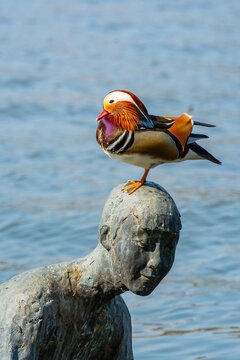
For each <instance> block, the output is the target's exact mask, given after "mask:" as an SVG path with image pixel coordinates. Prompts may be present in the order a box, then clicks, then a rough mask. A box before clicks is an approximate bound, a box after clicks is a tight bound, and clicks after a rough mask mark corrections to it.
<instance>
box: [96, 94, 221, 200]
mask: <svg viewBox="0 0 240 360" xmlns="http://www.w3.org/2000/svg"><path fill="white" fill-rule="evenodd" d="M96 120H97V121H99V124H98V128H97V133H96V138H97V142H98V144H99V145H100V147H101V148H102V150H103V151H104V152H105V153H106V154H107V155H109V156H110V157H111V158H113V159H117V160H121V161H123V162H126V163H128V164H132V165H135V166H139V167H142V168H144V169H145V172H144V174H143V176H142V178H141V180H140V181H128V183H127V184H126V185H125V186H124V188H123V189H122V190H126V191H127V192H128V193H129V195H130V194H132V193H133V192H134V191H136V190H137V189H138V188H139V187H140V186H142V185H143V184H144V182H145V181H146V178H147V175H148V173H149V170H150V169H151V168H154V167H155V166H157V165H160V164H165V163H172V162H179V161H184V160H197V159H206V160H209V161H212V162H214V163H215V164H221V162H220V161H219V160H217V159H216V158H215V157H214V156H213V155H211V154H210V153H209V152H208V151H207V150H205V149H204V148H203V147H201V146H200V145H198V144H197V143H196V140H200V139H205V138H208V136H207V135H203V134H194V133H192V129H193V126H194V125H201V126H207V127H214V126H215V125H210V124H205V123H200V122H197V121H193V120H192V118H191V116H190V115H188V114H182V115H181V116H179V117H169V116H168V117H163V116H155V115H149V113H148V111H147V109H146V107H145V106H144V105H143V103H142V102H141V101H140V99H139V98H138V97H137V96H136V95H134V94H133V93H131V92H130V91H125V90H115V91H112V92H110V93H109V94H107V96H106V97H105V99H104V105H103V111H102V112H101V114H100V115H99V116H98V118H97V119H96Z"/></svg>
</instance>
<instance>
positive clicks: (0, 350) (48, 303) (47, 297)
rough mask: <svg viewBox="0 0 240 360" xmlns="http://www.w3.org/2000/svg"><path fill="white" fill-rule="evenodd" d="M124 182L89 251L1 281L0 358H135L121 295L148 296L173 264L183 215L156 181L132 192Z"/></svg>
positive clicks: (113, 195)
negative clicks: (79, 256)
mask: <svg viewBox="0 0 240 360" xmlns="http://www.w3.org/2000/svg"><path fill="white" fill-rule="evenodd" d="M121 188H122V186H117V187H116V188H115V189H114V190H113V191H112V193H111V194H110V197H109V198H108V200H107V202H106V204H105V207H104V210H103V214H102V219H101V222H100V225H99V242H98V245H97V247H96V249H95V250H94V251H93V252H92V253H90V254H89V255H88V256H86V257H85V258H80V259H76V260H74V261H71V262H66V263H61V264H56V265H51V266H46V267H42V268H39V269H34V270H31V271H28V272H25V273H22V274H20V275H18V276H15V277H13V278H12V279H10V280H9V281H6V282H5V283H3V284H1V285H0V359H1V360H10V359H12V360H98V359H101V360H114V359H116V360H131V359H133V353H132V333H131V318H130V314H129V312H128V309H127V306H126V304H125V303H124V301H123V299H122V298H121V296H120V294H121V293H123V292H125V291H127V290H130V291H132V292H133V293H135V294H138V295H142V296H145V295H148V294H150V293H151V292H152V291H153V290H154V288H155V287H156V286H157V285H158V284H159V283H160V281H161V280H162V279H163V278H164V277H165V275H166V274H167V273H168V271H169V270H170V269H171V267H172V264H173V261H174V255H175V248H176V245H177V242H178V238H179V231H180V229H181V221H180V215H179V212H178V210H177V207H176V205H175V203H174V201H173V200H172V198H171V197H170V195H169V194H168V193H167V192H166V191H165V190H164V189H162V188H161V187H160V186H158V185H157V184H154V183H151V182H148V183H146V185H144V186H142V187H141V188H140V189H138V190H137V191H136V192H135V193H133V194H132V195H130V196H129V195H128V194H127V193H126V192H123V191H121ZM80 241H81V239H80Z"/></svg>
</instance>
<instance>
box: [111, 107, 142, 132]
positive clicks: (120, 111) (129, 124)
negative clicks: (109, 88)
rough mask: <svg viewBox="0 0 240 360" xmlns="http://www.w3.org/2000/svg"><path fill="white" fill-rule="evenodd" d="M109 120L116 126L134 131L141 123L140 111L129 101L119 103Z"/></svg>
mask: <svg viewBox="0 0 240 360" xmlns="http://www.w3.org/2000/svg"><path fill="white" fill-rule="evenodd" d="M109 118H110V120H111V122H112V123H113V124H114V125H115V126H117V127H119V128H120V129H122V130H127V131H134V130H135V129H136V128H137V126H138V124H140V123H141V115H140V113H139V110H138V109H137V107H136V106H135V105H134V104H132V103H130V102H128V101H119V102H118V103H117V104H116V106H115V107H114V111H113V113H112V114H111V115H109Z"/></svg>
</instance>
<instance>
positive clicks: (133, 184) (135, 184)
mask: <svg viewBox="0 0 240 360" xmlns="http://www.w3.org/2000/svg"><path fill="white" fill-rule="evenodd" d="M142 185H143V183H142V182H141V181H132V180H128V182H127V184H126V185H125V186H124V187H123V188H122V191H124V190H126V191H127V192H128V195H131V194H132V193H133V192H134V191H136V190H137V189H139V188H140V187H141V186H142Z"/></svg>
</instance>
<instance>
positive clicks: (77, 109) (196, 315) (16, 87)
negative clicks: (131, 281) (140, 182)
mask: <svg viewBox="0 0 240 360" xmlns="http://www.w3.org/2000/svg"><path fill="white" fill-rule="evenodd" d="M239 10H240V5H239V1H237V0H230V1H228V2H226V1H223V0H220V1H217V0H210V1H200V0H197V1H194V2H193V1H190V0H189V1H187V0H186V1H177V0H171V1H157V0H150V1H148V2H146V1H142V0H140V1H137V0H132V1H127V0H122V1H121V2H120V1H119V2H117V1H109V0H107V1H104V2H99V1H93V0H92V1H87V0H82V1H77V0H68V1H67V0H64V1H63V0H61V1H57V0H53V1H51V2H49V1H46V0H41V1H40V0H39V1H37V0H32V1H28V0H20V1H9V0H2V1H1V5H0V43H1V50H0V74H1V76H0V122H1V129H0V154H1V156H0V174H1V176H0V199H1V202H0V281H5V280H7V279H9V278H10V277H11V276H13V275H15V274H17V273H19V272H22V271H24V270H27V269H30V268H33V267H36V266H42V265H46V264H51V263H56V262H60V261H65V260H70V259H73V258H75V257H76V256H79V257H82V256H84V255H86V254H88V253H89V252H90V251H91V250H92V249H93V248H94V247H95V246H96V242H97V228H98V223H99V220H100V217H101V212H102V208H103V205H104V202H105V201H106V198H107V196H108V194H109V193H110V191H111V189H112V188H113V187H114V186H116V185H117V184H119V183H123V182H126V180H127V179H138V178H140V177H141V176H142V169H139V168H136V167H133V166H130V165H127V164H124V163H120V162H117V161H114V160H111V159H109V158H108V157H107V156H106V155H105V154H104V153H103V152H102V151H101V150H100V148H99V147H98V145H97V143H96V141H95V130H96V122H95V118H96V117H97V115H99V113H100V111H101V110H102V100H103V98H104V96H105V94H106V93H107V92H109V91H110V90H114V89H128V90H130V91H132V92H134V93H135V94H136V95H138V96H139V97H140V98H141V99H142V101H143V102H144V104H145V105H146V107H147V108H148V110H149V112H150V113H153V114H161V115H168V116H170V115H172V116H174V115H178V114H179V115H180V114H181V113H183V112H187V111H191V112H192V115H193V116H194V118H195V119H196V120H198V121H206V122H210V123H215V124H216V125H217V128H215V129H203V130H204V131H205V133H207V134H208V135H209V136H210V140H206V141H202V144H203V145H204V146H206V147H207V148H208V149H209V150H210V151H211V152H213V153H214V154H215V155H216V156H217V157H219V158H220V159H221V160H222V161H223V165H222V166H221V167H220V166H217V165H215V164H212V163H209V162H204V161H201V162H200V161H199V162H194V163H192V162H186V163H182V164H177V165H164V166H161V167H158V168H155V169H154V170H152V171H151V172H150V175H149V179H150V180H153V181H156V182H158V183H160V184H161V185H162V186H163V187H165V188H166V190H167V191H168V192H169V193H170V194H171V195H172V197H173V198H174V200H175V201H176V203H177V205H178V208H179V210H180V212H181V215H182V224H183V230H182V233H181V239H180V242H179V244H178V249H177V253H176V260H175V264H174V267H173V269H172V271H171V272H170V273H169V274H168V276H167V277H166V278H165V279H164V281H163V282H162V284H161V285H160V286H159V287H158V288H157V289H156V290H155V291H154V292H153V294H151V295H150V296H148V297H139V296H136V295H133V294H131V293H126V294H124V299H125V301H126V302H127V304H128V307H129V308H130V312H131V315H132V322H133V344H134V354H135V358H136V359H137V360H143V359H146V358H149V359H151V360H153V359H164V360H165V359H166V360H175V359H176V358H178V359H184V360H190V359H191V360H193V359H211V360H213V359H214V360H226V359H230V360H238V359H239V354H240V302H239V298H240V274H239V261H240V243H239V213H240V205H239V203H240V201H239V200H240V186H239V184H240V181H239V180H240V179H239V173H240V171H239V158H240V151H239V141H240V136H239V133H240V121H239V105H240V81H239V79H240V66H239V59H240V22H239ZM200 130H202V129H200Z"/></svg>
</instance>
